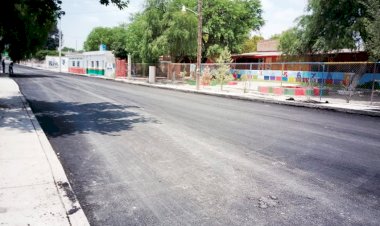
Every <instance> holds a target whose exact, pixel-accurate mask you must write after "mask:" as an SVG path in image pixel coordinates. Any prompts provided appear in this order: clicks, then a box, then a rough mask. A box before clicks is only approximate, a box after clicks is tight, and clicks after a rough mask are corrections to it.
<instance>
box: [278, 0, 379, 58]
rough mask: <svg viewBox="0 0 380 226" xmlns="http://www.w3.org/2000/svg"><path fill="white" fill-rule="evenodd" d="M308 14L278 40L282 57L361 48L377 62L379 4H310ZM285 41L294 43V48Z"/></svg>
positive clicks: (354, 0)
mask: <svg viewBox="0 0 380 226" xmlns="http://www.w3.org/2000/svg"><path fill="white" fill-rule="evenodd" d="M307 10H308V12H309V13H308V14H307V15H304V16H302V17H300V18H299V19H298V25H297V27H296V28H294V29H292V30H290V31H289V33H288V34H287V35H288V36H286V37H283V36H282V37H281V41H280V43H281V42H282V44H280V47H281V49H282V51H283V52H284V53H287V54H304V53H313V52H329V51H331V50H341V49H361V48H362V47H364V48H365V49H366V50H367V51H368V52H369V54H370V55H371V56H372V58H373V59H379V58H380V47H379V46H380V32H379V29H380V22H379V21H380V19H379V18H380V12H379V11H380V1H379V0H359V1H358V0H310V1H309V3H308V7H307ZM284 39H285V40H284ZM286 39H293V40H294V42H293V44H292V42H290V41H289V40H286Z"/></svg>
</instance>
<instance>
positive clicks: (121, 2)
mask: <svg viewBox="0 0 380 226" xmlns="http://www.w3.org/2000/svg"><path fill="white" fill-rule="evenodd" d="M110 3H113V4H114V5H116V6H117V7H118V8H119V9H123V8H126V7H127V6H128V3H129V0H100V4H103V5H108V4H110Z"/></svg>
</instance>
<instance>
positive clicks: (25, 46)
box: [0, 0, 129, 61]
mask: <svg viewBox="0 0 380 226" xmlns="http://www.w3.org/2000/svg"><path fill="white" fill-rule="evenodd" d="M99 1H100V3H101V4H105V5H108V4H110V3H113V4H115V5H116V6H117V7H119V8H120V9H121V8H124V7H127V5H128V2H129V1H128V0H99ZM61 3H62V2H61V0H6V1H2V2H1V13H0V52H3V51H4V50H6V51H7V52H8V53H9V56H10V57H11V58H12V59H13V60H14V61H18V60H22V59H26V58H29V57H31V56H32V55H33V54H34V53H36V52H37V51H38V50H39V49H41V48H44V45H46V42H47V40H48V37H49V32H50V31H52V29H54V26H55V25H56V24H57V18H59V17H60V16H62V15H64V12H63V11H61ZM54 42H55V41H54ZM48 45H49V46H48V47H47V48H49V49H52V48H53V47H51V46H50V44H49V43H48ZM45 48H46V47H45Z"/></svg>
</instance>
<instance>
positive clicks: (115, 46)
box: [84, 24, 128, 59]
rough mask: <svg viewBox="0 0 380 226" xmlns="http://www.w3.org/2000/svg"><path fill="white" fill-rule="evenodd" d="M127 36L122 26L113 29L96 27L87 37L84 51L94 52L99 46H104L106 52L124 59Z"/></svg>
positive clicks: (124, 27) (126, 53) (125, 56)
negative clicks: (109, 51) (110, 51)
mask: <svg viewBox="0 0 380 226" xmlns="http://www.w3.org/2000/svg"><path fill="white" fill-rule="evenodd" d="M127 35H128V34H127V28H126V25H124V24H122V25H120V26H117V27H113V28H107V27H97V28H94V29H93V30H92V31H91V33H90V34H89V35H88V36H87V39H86V41H85V42H84V49H85V50H86V51H96V50H98V49H99V45H100V44H105V45H106V47H107V50H112V51H113V52H114V54H115V56H116V57H118V58H122V59H126V58H127V57H128V52H127V50H126V42H127Z"/></svg>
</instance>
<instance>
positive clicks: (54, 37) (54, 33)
mask: <svg viewBox="0 0 380 226" xmlns="http://www.w3.org/2000/svg"><path fill="white" fill-rule="evenodd" d="M58 47H59V30H58V27H57V24H55V25H54V26H53V28H52V30H51V31H50V32H49V34H48V37H47V40H46V43H45V47H44V48H45V49H48V50H57V48H58Z"/></svg>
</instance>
